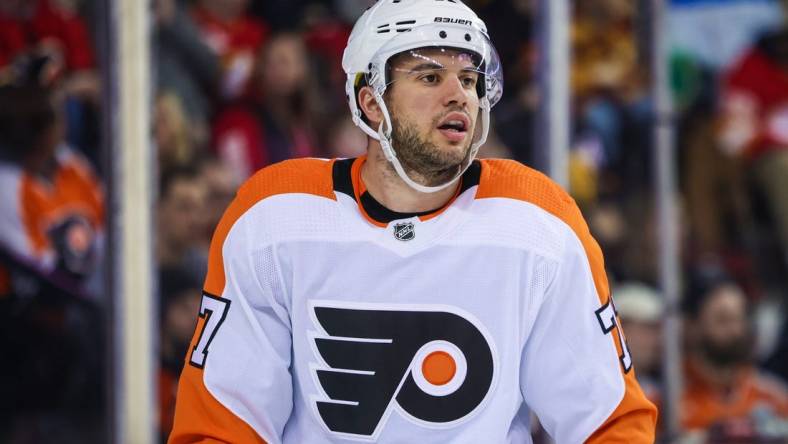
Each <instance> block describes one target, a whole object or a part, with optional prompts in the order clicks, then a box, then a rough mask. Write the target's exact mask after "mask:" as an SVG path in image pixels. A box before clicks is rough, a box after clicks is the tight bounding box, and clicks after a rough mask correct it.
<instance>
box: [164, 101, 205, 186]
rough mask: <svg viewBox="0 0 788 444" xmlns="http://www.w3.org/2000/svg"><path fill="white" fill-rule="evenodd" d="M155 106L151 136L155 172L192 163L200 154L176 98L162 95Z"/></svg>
mask: <svg viewBox="0 0 788 444" xmlns="http://www.w3.org/2000/svg"><path fill="white" fill-rule="evenodd" d="M155 106H156V108H155V111H154V112H155V117H154V123H153V135H154V139H155V141H156V150H157V154H158V155H157V158H158V162H159V171H167V170H169V169H172V168H175V167H177V166H180V165H189V164H193V163H194V162H196V160H197V157H198V155H199V154H200V153H199V151H198V149H197V141H196V140H195V139H194V137H193V133H192V126H191V125H190V124H189V121H188V119H187V117H186V115H185V113H184V110H183V105H182V104H181V100H180V98H179V97H178V96H176V95H175V94H173V93H170V92H162V93H160V94H159V96H158V98H157V99H156V105H155Z"/></svg>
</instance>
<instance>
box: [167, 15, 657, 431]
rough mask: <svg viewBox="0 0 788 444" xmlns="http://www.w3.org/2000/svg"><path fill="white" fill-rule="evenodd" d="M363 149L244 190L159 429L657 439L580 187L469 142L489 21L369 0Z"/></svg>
mask: <svg viewBox="0 0 788 444" xmlns="http://www.w3.org/2000/svg"><path fill="white" fill-rule="evenodd" d="M343 66H344V69H345V71H346V73H347V94H348V101H349V104H350V109H351V112H352V114H353V120H354V122H355V123H356V124H357V125H358V126H359V127H360V128H361V129H363V130H364V131H365V132H366V133H367V135H368V136H369V143H368V152H367V155H366V156H362V157H359V158H356V159H341V160H340V159H335V160H318V159H309V160H294V161H287V162H283V163H279V164H276V165H273V166H271V167H268V168H266V169H263V170H261V171H260V172H259V173H257V174H256V175H255V176H254V177H253V178H252V179H250V180H249V181H248V182H247V183H246V184H245V185H243V186H242V187H241V189H240V191H239V192H238V195H237V197H236V199H235V201H234V202H233V203H232V204H231V205H230V207H229V209H228V210H227V212H226V214H225V216H224V218H223V219H222V221H221V223H220V224H219V226H218V228H217V230H216V234H215V236H214V239H213V243H212V246H211V252H210V262H211V263H210V266H209V271H208V276H207V278H206V282H205V288H204V290H205V294H204V296H203V299H202V307H201V310H200V320H199V322H198V324H197V329H196V333H195V335H194V339H193V340H192V346H191V348H190V350H189V353H188V356H187V357H186V365H185V368H184V371H183V374H182V377H181V380H180V387H179V391H178V400H177V406H176V414H175V427H174V430H173V432H172V435H171V436H170V442H171V443H176V444H177V443H187V442H233V443H247V442H248V443H260V442H267V443H280V442H284V443H347V442H357V441H362V442H381V443H444V444H445V443H480V442H484V443H529V442H531V438H530V434H529V423H530V421H529V418H530V414H531V412H533V413H535V414H536V415H537V416H538V417H539V419H540V420H541V422H542V424H543V425H544V427H545V428H546V430H547V431H548V432H549V433H550V435H552V436H553V438H554V439H555V440H556V441H557V442H558V443H580V442H593V443H651V442H653V440H654V428H655V422H656V409H655V407H654V406H653V405H652V404H651V403H649V402H648V401H647V400H646V398H645V397H644V395H643V393H642V391H641V389H640V387H639V386H638V384H637V382H636V380H635V376H634V370H633V369H632V360H631V358H630V355H629V352H628V350H627V347H626V343H625V341H624V335H623V332H622V331H621V329H620V328H619V323H618V319H617V317H616V313H615V307H614V306H613V303H612V300H611V299H610V296H609V293H608V285H607V279H606V277H605V272H604V267H603V260H602V255H601V252H600V249H599V247H598V245H597V244H596V242H595V241H594V240H593V239H592V238H591V235H590V234H589V232H588V228H587V227H586V224H585V222H584V220H583V218H582V216H581V214H580V212H579V210H578V209H577V207H576V205H575V204H574V202H573V201H572V199H571V198H570V197H569V196H568V195H567V194H566V193H565V192H564V191H562V190H561V189H560V188H559V187H558V186H557V185H555V184H554V183H552V182H551V181H550V180H549V179H547V178H546V177H545V176H543V175H541V174H539V173H537V172H535V171H533V170H530V169H528V168H526V167H524V166H522V165H520V164H518V163H516V162H512V161H501V160H484V161H478V160H475V159H474V157H475V154H476V152H477V150H478V148H479V146H480V145H481V144H482V143H484V140H485V136H486V135H487V130H488V127H489V112H490V108H491V107H492V106H493V105H494V104H495V102H496V101H497V100H498V99H499V98H500V95H501V90H502V86H503V85H502V78H501V67H500V64H499V60H498V56H497V54H496V52H495V50H494V49H493V46H492V44H491V43H490V41H489V39H488V36H487V31H486V29H485V25H484V23H483V22H482V21H481V20H480V19H479V18H478V17H477V16H476V15H475V14H474V13H473V12H472V11H471V10H470V9H468V8H467V7H466V6H464V5H463V4H462V3H461V2H459V1H453V0H380V1H378V2H377V3H376V4H375V5H374V6H373V7H372V8H370V9H369V10H367V11H366V12H365V13H364V15H363V16H362V17H361V18H360V19H359V20H358V22H357V23H356V25H355V27H354V29H353V32H352V34H351V36H350V39H349V41H348V45H347V48H346V50H345V55H344V60H343Z"/></svg>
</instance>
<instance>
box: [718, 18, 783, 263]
mask: <svg viewBox="0 0 788 444" xmlns="http://www.w3.org/2000/svg"><path fill="white" fill-rule="evenodd" d="M723 88H724V91H723V94H722V103H721V109H720V121H719V131H718V139H719V142H720V144H721V147H722V148H723V150H724V151H725V152H727V153H728V154H731V155H734V156H737V157H739V158H741V159H742V160H743V161H744V164H745V165H746V167H747V169H748V171H749V173H750V174H749V175H750V177H751V178H752V179H753V180H754V182H755V185H756V186H757V188H758V191H759V193H760V194H761V195H763V197H765V200H766V201H767V204H768V207H769V210H770V213H771V214H772V218H773V220H774V223H775V231H776V233H777V237H778V239H779V241H780V243H781V245H782V253H783V257H784V262H783V263H784V266H785V265H788V193H786V192H785V190H786V189H788V27H786V28H784V29H783V30H781V31H779V32H776V33H771V34H768V35H766V36H765V37H763V38H762V39H760V40H759V41H758V42H757V44H756V45H755V46H754V47H753V48H751V49H750V50H749V51H748V52H747V53H746V54H745V55H744V56H743V58H742V59H741V60H739V61H738V62H737V63H736V64H734V66H733V67H731V68H730V70H729V71H728V72H727V73H726V74H725V75H724V79H723Z"/></svg>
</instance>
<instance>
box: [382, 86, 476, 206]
mask: <svg viewBox="0 0 788 444" xmlns="http://www.w3.org/2000/svg"><path fill="white" fill-rule="evenodd" d="M375 101H376V102H377V103H378V106H380V109H381V111H383V122H380V126H379V127H378V131H377V134H376V136H377V137H376V139H378V140H379V141H380V147H381V148H382V149H383V155H385V156H386V160H388V161H389V163H391V165H392V166H393V167H394V171H396V172H397V175H398V176H399V178H400V179H402V181H403V182H405V183H406V184H407V185H408V186H409V187H411V188H412V189H414V190H416V191H418V192H420V193H437V192H438V191H441V190H443V189H446V188H448V187H450V186H452V185H453V184H455V183H456V182H457V180H459V178H460V177H462V175H463V174H464V173H465V171H466V170H467V169H468V167H470V166H471V163H473V160H474V159H475V158H476V154H477V153H478V152H479V147H480V146H482V144H484V142H485V141H486V140H487V133H488V132H489V129H490V106H489V101H488V100H487V98H486V97H484V98H482V103H481V104H480V105H481V106H480V109H481V115H482V116H481V117H482V118H481V124H482V128H481V135H480V137H479V140H478V141H476V142H474V143H473V144H472V145H471V149H470V152H469V153H468V159H467V160H466V161H465V165H463V167H462V168H460V170H459V171H458V172H457V174H456V175H455V176H454V177H453V178H451V179H449V180H448V181H447V182H445V183H443V184H441V185H437V186H432V187H430V186H426V185H421V184H420V183H417V182H416V181H415V180H413V179H411V178H410V176H408V173H406V172H405V169H404V168H403V167H402V163H401V162H400V161H399V159H397V153H396V152H395V151H394V147H393V146H392V145H391V130H392V128H393V126H392V124H391V116H389V111H388V108H387V107H386V104H385V103H384V102H383V97H382V96H381V95H380V94H379V93H375ZM384 127H385V128H384Z"/></svg>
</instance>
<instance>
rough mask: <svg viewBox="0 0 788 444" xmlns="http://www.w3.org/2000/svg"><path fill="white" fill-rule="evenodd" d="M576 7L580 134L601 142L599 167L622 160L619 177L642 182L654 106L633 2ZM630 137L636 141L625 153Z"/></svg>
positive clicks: (593, 0)
mask: <svg viewBox="0 0 788 444" xmlns="http://www.w3.org/2000/svg"><path fill="white" fill-rule="evenodd" d="M576 5H577V8H576V10H575V17H574V18H573V21H572V37H571V44H572V57H573V60H572V71H571V76H570V81H571V87H572V94H573V100H574V101H575V108H576V110H575V112H576V113H577V116H578V119H579V120H578V125H577V127H578V133H579V134H580V135H582V138H587V137H594V138H596V139H598V140H599V142H600V144H601V146H602V148H603V151H602V153H601V154H602V156H601V158H600V159H599V160H598V161H597V163H598V164H599V165H598V167H599V168H605V170H610V169H611V168H614V167H615V166H618V165H619V164H620V163H621V162H624V165H622V166H624V167H625V168H621V169H619V170H618V171H617V173H618V174H621V175H625V176H629V177H628V178H627V177H624V179H625V180H626V179H630V180H631V181H632V182H633V183H634V184H641V183H642V182H643V177H649V173H650V171H649V170H647V169H646V168H645V166H647V165H648V159H649V157H648V156H649V154H648V153H649V150H648V149H647V148H648V147H647V146H645V145H644V143H647V142H648V138H645V139H644V138H643V137H642V134H645V133H646V132H647V131H648V125H649V123H650V122H649V119H648V116H649V109H650V102H649V101H648V99H647V97H646V88H645V75H644V70H643V66H642V65H641V63H640V62H641V60H640V54H639V53H638V48H637V42H636V38H635V37H636V33H635V26H634V17H635V2H631V1H626V0H588V1H582V2H577V3H576ZM632 133H635V134H636V137H633V138H632V140H631V142H632V143H631V144H628V145H626V149H623V146H624V145H625V143H626V139H625V138H626V136H627V135H628V134H632ZM622 170H623V171H622ZM624 185H631V184H624Z"/></svg>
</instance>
